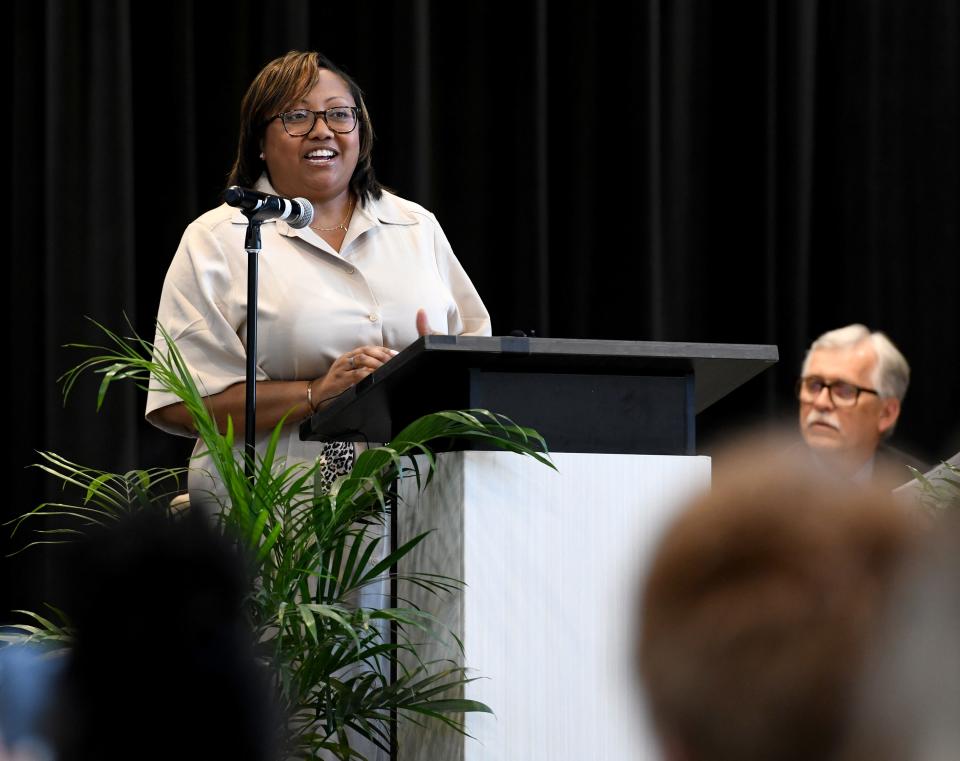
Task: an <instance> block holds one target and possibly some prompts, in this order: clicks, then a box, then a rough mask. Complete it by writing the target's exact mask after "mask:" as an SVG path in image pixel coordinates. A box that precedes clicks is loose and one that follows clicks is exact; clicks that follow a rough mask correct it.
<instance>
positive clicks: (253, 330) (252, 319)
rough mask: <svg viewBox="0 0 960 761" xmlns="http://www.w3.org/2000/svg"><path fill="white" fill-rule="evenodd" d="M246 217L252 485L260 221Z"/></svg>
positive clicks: (247, 421)
mask: <svg viewBox="0 0 960 761" xmlns="http://www.w3.org/2000/svg"><path fill="white" fill-rule="evenodd" d="M243 215H244V216H245V217H246V218H247V235H246V238H245V239H244V242H243V247H244V249H245V250H246V252H247V389H246V391H247V398H246V406H245V408H244V428H245V430H246V445H245V447H244V463H243V472H244V475H245V476H246V477H247V480H248V481H250V482H251V483H250V485H251V487H252V486H253V464H254V462H256V456H257V448H256V440H257V436H256V429H257V278H258V277H259V265H260V249H261V243H260V225H261V224H262V223H263V220H261V219H258V218H257V212H256V211H255V210H252V209H250V210H247V209H244V210H243Z"/></svg>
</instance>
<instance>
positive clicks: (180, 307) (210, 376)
mask: <svg viewBox="0 0 960 761" xmlns="http://www.w3.org/2000/svg"><path fill="white" fill-rule="evenodd" d="M206 216H207V215H205V217H206ZM203 219H204V217H201V219H200V220H197V221H196V222H193V223H191V225H190V226H189V227H188V228H187V229H186V231H185V232H184V234H183V238H182V239H181V241H180V246H179V248H178V249H177V252H176V254H175V255H174V258H173V261H172V263H171V265H170V269H169V270H168V272H167V277H166V279H165V280H164V284H163V291H162V293H161V296H160V308H159V311H158V314H157V323H158V325H159V326H162V327H163V329H164V330H165V331H166V332H167V334H168V335H169V336H170V337H171V338H172V339H173V341H174V342H175V344H176V347H177V349H178V350H179V352H180V354H181V355H182V356H183V359H184V361H185V362H186V364H187V366H188V367H189V368H190V370H191V372H192V374H193V377H194V381H195V382H196V384H197V387H198V388H199V389H200V393H201V394H203V395H204V396H210V395H212V394H216V393H219V392H220V391H223V390H224V389H226V388H228V387H230V386H232V385H234V384H235V383H240V382H242V381H244V380H245V378H246V361H247V359H246V358H247V353H246V347H245V342H244V340H243V338H242V336H245V333H246V294H245V284H246V277H245V275H244V273H243V272H240V271H238V268H242V261H243V259H242V258H241V257H233V258H231V257H229V256H227V255H225V252H224V245H228V246H231V247H232V246H234V245H237V244H239V245H240V246H241V248H242V229H241V231H240V232H239V233H238V231H237V230H234V229H232V228H234V227H235V226H234V225H232V224H231V223H230V221H229V219H227V218H223V219H221V220H220V221H219V222H218V223H216V224H214V225H212V226H211V225H209V224H205V223H204V222H202V221H201V220H203ZM234 237H236V238H237V240H236V241H234V240H233V238H234ZM224 238H226V239H227V240H226V241H224V240H223V239H224ZM154 346H155V351H156V352H160V353H162V352H165V351H166V350H167V346H166V341H165V339H164V337H163V335H162V333H161V331H160V330H159V328H158V330H157V334H156V338H155V339H154ZM257 379H258V380H266V379H267V377H266V374H265V373H264V372H263V371H262V370H261V369H260V368H259V367H258V368H257ZM178 401H180V400H179V398H178V397H176V396H175V395H173V394H171V393H168V392H166V391H163V390H161V389H160V388H158V387H157V385H156V381H155V380H154V379H153V378H151V383H150V390H149V392H148V395H147V407H146V414H147V416H148V419H149V415H150V413H151V412H153V411H154V410H157V409H160V408H161V407H165V406H167V405H169V404H174V403H176V402H178ZM150 422H152V423H153V424H154V425H157V426H158V427H160V428H163V429H164V430H166V431H168V432H170V433H175V434H179V435H190V433H189V432H188V431H185V430H182V429H173V428H170V427H168V426H165V425H163V424H161V423H160V422H159V421H158V420H156V419H153V420H151V421H150Z"/></svg>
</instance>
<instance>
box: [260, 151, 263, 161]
mask: <svg viewBox="0 0 960 761" xmlns="http://www.w3.org/2000/svg"><path fill="white" fill-rule="evenodd" d="M260 160H261V161H263V151H260Z"/></svg>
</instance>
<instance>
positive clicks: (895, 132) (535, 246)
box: [0, 0, 960, 611]
mask: <svg viewBox="0 0 960 761" xmlns="http://www.w3.org/2000/svg"><path fill="white" fill-rule="evenodd" d="M559 8H560V6H559V4H548V3H547V2H546V0H511V1H510V2H505V1H503V0H496V1H492V2H477V1H474V2H464V1H461V2H456V3H448V2H438V1H436V0H435V1H434V2H430V0H409V2H384V1H383V0H358V1H355V2H351V3H338V4H331V3H318V2H312V3H311V2H306V1H304V0H300V1H294V0H288V1H287V2H275V3H252V2H231V3H216V2H197V3H188V2H165V3H143V2H132V1H129V0H128V1H121V0H112V1H110V0H102V1H99V2H87V3H83V2H70V1H68V0H46V1H44V0H37V1H35V2H29V3H28V2H18V3H15V4H14V6H13V11H12V14H11V13H10V12H8V18H10V19H12V21H11V22H10V27H12V28H11V29H10V31H9V32H8V46H7V50H8V57H9V59H8V70H9V71H12V72H13V76H12V82H11V93H12V97H11V99H10V103H9V113H10V119H9V124H10V131H9V138H8V141H9V142H8V146H9V147H8V150H9V153H8V156H9V161H8V165H9V167H10V175H9V178H8V187H9V188H10V190H11V197H12V214H11V216H10V220H9V221H8V224H11V223H12V231H13V236H12V240H11V242H10V246H9V254H8V260H7V261H8V263H9V264H8V273H7V278H6V281H7V283H8V286H7V294H8V295H7V300H6V303H7V312H6V323H7V326H8V327H7V346H8V347H9V348H8V350H7V351H8V356H9V360H8V369H7V372H6V373H5V378H6V382H7V394H6V399H7V406H8V410H9V411H10V412H11V415H12V419H13V423H12V425H11V427H10V432H9V434H10V435H9V436H8V444H9V446H10V450H9V451H10V452H11V454H10V455H9V466H10V467H9V469H8V473H9V474H10V480H11V481H12V482H13V484H14V488H13V489H12V490H10V491H8V493H7V499H6V503H5V505H4V509H3V512H4V514H5V515H6V516H8V517H10V516H13V515H16V514H18V513H21V512H23V511H26V510H28V509H29V508H31V507H33V506H34V505H36V504H37V503H38V502H40V501H41V500H43V499H50V498H53V497H55V496H56V495H55V494H54V493H52V485H51V483H50V482H49V481H48V480H46V479H44V478H43V474H42V473H41V472H39V471H38V470H36V469H29V468H27V467H26V466H27V465H28V464H29V463H31V462H36V461H37V455H36V454H35V453H34V450H44V449H49V450H54V451H57V452H60V453H61V454H63V455H65V456H67V457H69V458H71V459H74V460H76V461H79V462H82V463H84V464H89V465H92V466H96V467H101V468H108V469H114V470H121V471H122V470H127V469H131V468H134V467H143V466H148V465H164V464H181V463H182V462H184V460H185V458H186V455H187V453H188V451H189V442H187V441H185V440H177V439H174V438H172V437H168V436H165V435H164V434H161V433H159V432H156V431H154V430H152V429H151V428H149V426H147V425H145V424H144V423H143V422H142V408H143V396H142V394H141V393H140V392H138V391H136V390H135V389H133V388H126V389H123V390H120V389H117V390H115V391H113V392H111V394H110V396H109V397H108V399H107V403H106V405H105V408H104V409H103V411H101V412H100V413H99V414H98V413H96V411H95V409H94V399H95V390H96V388H95V382H94V381H93V380H90V381H88V382H87V383H86V384H82V385H81V386H80V387H78V389H77V390H76V392H75V393H74V395H73V396H72V397H71V399H70V400H69V401H68V403H67V404H66V405H64V404H62V402H61V397H60V391H59V389H58V387H57V384H56V378H57V376H58V375H60V373H62V372H63V371H64V370H65V369H66V368H68V367H69V366H70V365H72V364H74V363H76V362H78V361H79V360H80V358H81V357H82V355H81V354H80V353H78V352H76V351H71V350H67V349H64V348H62V346H63V344H66V343H69V342H76V341H84V340H90V339H94V338H97V337H98V335H97V332H96V330H94V329H93V328H92V327H91V326H90V325H89V324H87V323H86V322H85V321H84V316H90V317H94V318H96V319H98V320H100V321H102V322H104V323H105V324H106V325H108V326H111V327H114V328H121V327H122V326H123V320H124V314H126V315H127V316H128V317H129V319H130V321H131V322H132V324H133V325H134V327H135V328H136V329H137V330H138V331H140V332H141V333H142V334H144V335H146V336H148V337H149V336H152V334H153V319H154V315H155V310H156V306H157V301H158V298H159V294H160V287H161V283H162V280H163V276H164V273H165V271H166V268H167V265H168V262H169V260H170V257H171V255H172V254H173V252H174V250H175V248H176V246H177V243H178V241H179V238H180V234H181V232H182V230H183V228H184V227H185V225H186V224H187V223H188V222H189V221H190V220H191V219H193V218H194V217H195V216H197V215H198V214H200V213H201V212H202V211H204V210H206V209H208V208H210V207H212V206H214V205H216V204H217V203H218V193H219V192H220V191H221V189H222V187H223V184H224V179H225V176H226V172H227V170H228V168H229V165H230V162H231V159H232V154H233V152H234V149H235V134H236V125H237V113H238V106H239V101H240V98H241V96H242V94H243V92H244V90H245V88H246V86H247V85H248V83H249V82H250V80H251V79H252V78H253V76H254V74H255V73H256V72H257V71H258V70H259V69H260V67H261V66H262V65H263V64H264V63H265V62H266V61H268V60H269V59H271V58H273V57H275V56H277V55H279V54H282V53H283V52H285V51H287V50H289V49H293V48H300V49H304V48H309V49H317V50H321V51H323V52H324V53H326V54H327V55H328V56H330V57H331V58H333V59H334V60H336V61H338V62H339V63H341V64H342V65H343V66H344V67H345V68H346V69H347V70H348V71H350V72H351V73H352V74H353V75H354V76H355V77H356V79H357V80H358V81H359V82H360V83H361V85H362V86H363V87H364V88H365V90H366V93H367V99H368V105H369V107H370V110H371V113H372V115H373V119H374V124H375V127H376V130H377V138H378V139H377V143H376V147H375V154H374V159H375V165H376V167H377V171H378V173H379V176H380V178H381V179H382V181H384V182H385V183H386V184H387V185H389V186H390V187H392V188H394V189H395V190H396V191H397V192H399V193H400V194H401V195H404V196H407V197H410V198H412V199H414V200H416V201H419V202H420V203H422V204H424V205H425V206H427V207H428V208H430V209H432V210H433V211H434V212H435V213H436V214H437V216H438V218H439V219H440V221H441V223H442V224H443V226H444V228H445V230H446V232H447V235H448V237H449V238H450V240H451V242H452V243H453V245H454V249H455V250H456V252H457V253H458V255H459V257H460V259H461V260H462V262H463V264H464V266H465V267H466V269H467V271H468V272H469V273H470V274H471V276H472V277H473V279H474V281H475V283H476V285H477V287H478V289H479V290H480V292H481V294H482V295H483V297H484V299H485V301H486V303H487V305H488V307H489V309H490V311H491V313H492V314H493V316H494V327H495V331H497V332H501V333H503V332H508V331H510V330H512V329H516V328H519V329H523V330H526V331H530V330H535V331H536V333H537V335H541V336H559V337H575V338H618V339H638V340H643V339H651V340H652V339H657V340H684V341H716V342H732V343H752V342H757V343H775V344H777V345H778V346H779V347H780V356H781V361H780V364H779V366H778V367H777V368H776V369H774V370H773V371H771V372H768V373H767V374H766V375H765V376H763V377H761V378H758V379H756V380H755V381H752V382H751V383H749V384H748V385H747V386H745V387H744V388H743V389H741V390H739V391H738V392H736V393H734V394H733V395H732V397H731V398H729V399H728V400H726V401H725V402H723V403H721V404H720V405H717V406H716V407H715V408H714V409H712V410H709V411H707V412H706V413H704V415H703V416H701V422H700V432H701V441H702V443H703V446H704V448H705V449H706V450H707V451H709V448H710V446H711V442H713V441H716V440H717V438H718V437H720V436H721V434H722V433H724V432H726V431H730V430H732V429H734V428H736V427H738V426H739V425H741V424H743V423H747V422H755V421H761V420H773V419H777V418H780V417H790V416H792V415H793V410H794V403H793V399H792V384H793V380H794V378H795V376H796V374H797V370H798V366H799V363H800V360H801V358H802V354H803V351H804V350H805V347H806V346H807V345H808V343H809V342H810V340H811V339H813V338H814V337H815V336H816V335H818V334H819V333H820V332H822V331H824V330H826V329H829V328H833V327H838V326H840V325H844V324H847V323H849V322H853V321H861V322H865V323H866V324H868V325H870V326H871V327H875V328H880V329H883V330H885V331H887V332H888V333H889V334H890V336H891V337H892V338H893V340H894V341H895V342H896V343H898V344H899V345H900V347H901V348H902V350H903V351H904V353H905V354H906V356H907V357H908V359H909V360H910V361H911V363H912V365H913V368H914V382H913V386H912V388H911V391H910V393H909V395H908V398H907V402H906V406H905V413H904V416H903V418H902V422H901V425H900V427H899V430H898V434H897V442H898V443H900V444H901V445H903V446H905V447H906V448H908V449H910V450H912V451H913V452H915V453H918V454H920V455H922V456H925V457H926V458H927V459H931V460H932V459H937V458H940V457H945V456H947V455H948V454H950V453H952V452H954V451H956V450H957V449H958V448H960V442H958V438H960V430H958V428H960V414H958V402H957V396H958V391H960V369H958V363H957V357H958V355H960V307H958V300H957V294H958V284H960V273H958V270H960V246H958V243H960V241H958V231H957V218H958V211H960V203H958V202H960V181H958V179H960V160H958V139H957V135H958V133H960V121H958V102H960V83H958V79H960V66H958V60H957V58H958V43H960V11H958V6H957V4H956V2H955V0H902V1H899V2H894V1H893V0H889V1H886V2H882V1H879V0H820V1H818V0H793V1H789V0H742V1H741V2H735V3H734V2H720V1H719V0H713V1H711V0H697V1H696V2H695V1H693V0H673V1H668V0H640V1H638V2H635V3H632V4H623V3H613V2H609V3H597V4H594V3H590V4H583V5H580V6H579V7H577V8H575V10H573V11H572V12H561V11H560V10H559ZM2 543H3V548H4V549H6V550H8V551H9V550H10V549H13V548H16V547H19V546H20V545H21V544H22V540H21V539H19V538H18V539H15V540H13V541H12V542H11V541H10V540H9V539H8V538H7V529H4V530H3V539H2ZM47 565H48V560H47V556H46V555H45V554H44V553H43V552H39V551H36V552H34V551H31V552H29V553H26V554H24V555H21V556H18V557H17V558H15V559H13V560H4V561H3V566H2V568H3V579H4V583H3V584H2V589H3V595H4V599H3V600H2V601H0V603H2V607H0V611H2V610H7V609H9V608H10V607H15V606H20V605H29V606H34V607H35V606H36V605H38V604H39V602H38V600H39V598H40V597H42V596H44V595H46V594H47V589H48V587H49V585H50V584H52V583H53V581H52V580H51V579H50V578H49V577H50V575H51V574H50V573H49V571H48V569H47Z"/></svg>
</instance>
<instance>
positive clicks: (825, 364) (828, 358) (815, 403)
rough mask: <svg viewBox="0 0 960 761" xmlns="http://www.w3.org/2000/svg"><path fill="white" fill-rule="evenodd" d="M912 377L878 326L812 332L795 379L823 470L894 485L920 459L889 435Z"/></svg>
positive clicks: (803, 423) (804, 427)
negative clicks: (894, 443)
mask: <svg viewBox="0 0 960 761" xmlns="http://www.w3.org/2000/svg"><path fill="white" fill-rule="evenodd" d="M909 384H910V366H909V365H908V364H907V360H906V359H905V358H904V356H903V354H901V353H900V351H899V350H898V349H897V347H896V346H894V345H893V342H891V341H890V339H889V338H887V336H886V335H885V334H884V333H881V332H879V331H874V332H871V331H870V330H869V329H868V328H867V327H865V326H864V325H859V324H854V325H847V326H846V327H843V328H838V329H836V330H831V331H828V332H826V333H824V334H823V335H821V336H820V337H819V338H817V339H816V340H815V341H814V342H813V343H812V344H811V346H810V349H809V350H808V351H807V355H806V357H805V358H804V360H803V369H802V371H801V374H800V378H799V379H798V380H797V399H798V400H799V402H800V421H799V422H800V432H801V434H802V435H803V440H804V441H805V442H806V445H807V447H808V448H809V450H810V452H811V453H813V455H814V460H815V462H817V463H818V464H819V465H821V466H822V467H823V468H824V469H825V470H827V471H829V472H831V473H833V474H835V475H837V476H840V477H841V478H845V479H849V480H852V481H856V482H861V483H868V482H873V483H875V484H878V485H881V486H883V487H884V488H888V489H892V488H893V487H895V486H898V485H900V484H903V483H905V482H907V481H909V480H910V478H911V477H912V474H911V472H910V471H909V470H908V468H907V467H906V466H908V465H909V466H912V467H915V468H917V469H918V470H920V471H921V472H923V471H924V470H926V469H927V468H926V466H925V465H924V463H922V462H920V461H919V460H917V459H915V458H913V457H911V456H910V455H908V454H906V453H905V452H902V451H900V450H899V449H895V448H894V447H892V446H890V445H889V444H888V443H887V439H888V438H889V437H890V436H891V435H892V434H893V430H894V428H895V426H896V424H897V420H898V419H899V417H900V412H901V408H902V405H903V399H904V397H905V396H906V393H907V387H908V386H909Z"/></svg>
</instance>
